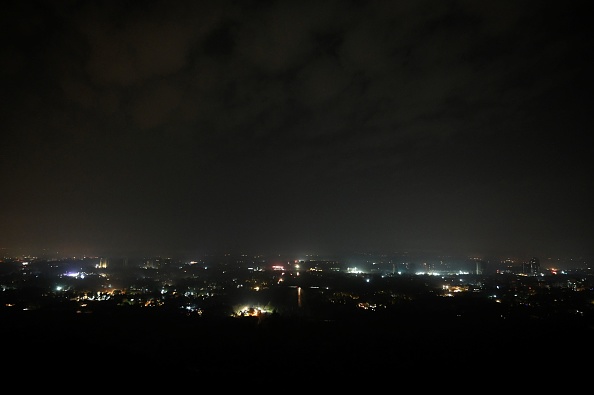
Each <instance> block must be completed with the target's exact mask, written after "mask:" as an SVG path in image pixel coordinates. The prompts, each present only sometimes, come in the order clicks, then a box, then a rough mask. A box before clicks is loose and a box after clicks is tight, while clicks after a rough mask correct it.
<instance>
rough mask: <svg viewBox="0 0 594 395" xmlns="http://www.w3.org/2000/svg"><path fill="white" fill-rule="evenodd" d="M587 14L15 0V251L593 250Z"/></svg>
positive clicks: (9, 161)
mask: <svg viewBox="0 0 594 395" xmlns="http://www.w3.org/2000/svg"><path fill="white" fill-rule="evenodd" d="M585 5H586V3H585V2H577V3H572V4H571V5H569V4H567V5H560V4H558V3H553V2H540V1H539V2H537V1H529V2H521V3H518V2H513V1H502V2H496V3H480V2H479V3H477V2H472V1H451V2H442V1H429V0H428V1H410V2H392V1H371V2H357V1H347V2H344V1H324V2H317V1H299V2H297V1H295V2H291V1H287V2H283V1H265V2H249V1H248V2H244V1H239V2H236V1H223V2H200V1H198V2H194V1H188V2H186V1H180V2H174V3H171V2H162V1H149V2H143V3H142V4H136V3H130V2H99V3H97V2H53V1H41V2H16V1H14V2H9V3H8V5H7V6H6V9H5V11H6V12H4V15H3V16H2V25H3V26H4V27H3V32H4V33H5V37H6V39H5V46H4V47H3V49H2V50H1V51H2V61H1V68H0V75H1V76H2V78H1V84H2V86H1V87H2V91H3V94H2V104H3V105H2V109H1V110H0V114H1V117H2V128H3V130H4V134H3V135H4V137H3V146H4V149H3V157H2V159H1V163H2V172H1V174H2V180H3V186H4V189H5V191H6V192H5V193H4V194H3V197H2V203H3V206H4V207H5V208H6V210H5V214H4V216H3V219H2V223H1V225H2V226H1V228H2V230H1V232H2V233H0V236H1V237H0V242H1V243H2V244H3V245H7V246H22V247H26V248H33V247H38V246H40V245H42V244H43V245H45V246H52V247H51V248H60V249H64V250H66V249H70V250H73V251H74V250H77V251H82V250H85V251H88V250H89V249H95V250H96V251H98V252H101V251H103V250H105V251H114V253H115V252H117V251H124V250H126V249H137V250H142V249H143V248H146V249H147V250H148V249H150V250H155V251H163V252H172V251H175V250H200V249H208V248H223V247H225V246H230V247H231V248H246V249H248V248H251V249H259V248H262V249H267V248H273V249H274V248H279V249H282V248H288V249H307V248H312V249H315V248H326V249H328V250H332V249H333V248H335V249H337V250H349V249H355V248H378V249H390V250H398V249H407V248H417V249H423V248H427V249H433V248H435V249H442V250H444V251H445V250H449V249H451V250H457V251H458V250H459V251H471V250H472V251H479V252H480V251H494V252H498V253H501V254H504V253H507V252H512V251H524V252H526V253H532V251H534V253H535V254H536V253H537V254H540V255H544V254H561V253H563V254H573V253H575V254H586V253H588V254H589V253H592V251H591V247H590V246H589V239H590V238H591V236H592V226H591V220H592V212H591V209H590V208H589V207H590V205H589V203H588V202H589V201H590V198H591V197H592V196H591V192H588V188H587V187H588V186H589V185H588V184H589V174H588V171H587V170H586V169H587V168H588V165H589V164H590V162H591V159H590V155H589V153H588V151H587V150H586V147H587V145H586V144H585V143H584V142H583V140H582V136H584V134H585V133H586V132H587V130H589V127H590V126H591V125H592V118H591V111H590V110H589V107H590V103H591V99H590V92H589V89H588V86H589V85H591V84H590V81H591V76H590V74H591V72H590V70H591V67H590V66H591V63H592V62H591V61H592V59H591V55H589V54H591V53H592V52H591V47H589V46H588V44H587V43H586V41H585V38H586V37H587V35H588V33H589V28H588V26H589V23H588V21H586V15H587V13H585V8H584V6H585ZM71 246H72V247H71ZM89 252H90V251H89Z"/></svg>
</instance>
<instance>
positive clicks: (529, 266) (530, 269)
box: [522, 257, 540, 276]
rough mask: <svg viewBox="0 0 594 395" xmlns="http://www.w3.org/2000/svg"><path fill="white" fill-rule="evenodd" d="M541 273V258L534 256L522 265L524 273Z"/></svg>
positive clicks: (528, 274)
mask: <svg viewBox="0 0 594 395" xmlns="http://www.w3.org/2000/svg"><path fill="white" fill-rule="evenodd" d="M539 273H540V259H538V258H536V257H534V258H532V259H530V260H529V261H528V262H524V264H523V265H522V274H525V275H527V276H537V275H538V274H539Z"/></svg>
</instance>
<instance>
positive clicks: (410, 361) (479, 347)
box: [0, 311, 594, 390]
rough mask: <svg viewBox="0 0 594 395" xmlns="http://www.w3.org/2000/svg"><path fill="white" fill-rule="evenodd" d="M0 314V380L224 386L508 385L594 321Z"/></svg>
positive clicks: (589, 352)
mask: <svg viewBox="0 0 594 395" xmlns="http://www.w3.org/2000/svg"><path fill="white" fill-rule="evenodd" d="M0 316H1V319H2V321H1V322H2V330H1V332H0V333H1V335H2V341H3V344H4V347H3V352H2V359H3V366H4V368H3V372H4V377H5V378H6V380H13V381H14V383H15V384H16V383H20V384H19V385H23V384H26V383H34V384H35V385H42V384H41V383H47V385H51V386H54V387H56V388H58V387H60V386H62V385H67V386H71V387H72V386H82V387H81V388H80V389H81V390H83V389H84V388H86V389H87V390H88V389H95V390H98V389H99V388H102V387H105V389H109V388H112V387H111V386H112V385H115V383H117V385H118V388H120V389H128V390H132V389H134V388H136V389H142V388H149V389H150V388H151V387H152V386H154V385H159V386H163V385H167V386H168V387H170V388H174V387H176V386H178V385H181V384H183V383H185V385H188V384H189V383H191V385H197V384H200V383H202V384H201V385H203V384H204V383H211V384H213V385H219V386H222V387H221V388H224V387H225V386H227V388H229V386H235V385H240V383H245V382H248V383H249V382H250V381H253V380H255V381H257V382H261V383H267V382H268V383H285V384H284V385H296V384H295V382H298V383H300V384H299V385H308V386H310V385H313V384H311V382H310V381H311V380H312V379H313V378H316V380H317V381H316V382H317V383H319V385H322V383H325V384H324V385H330V386H333V388H339V387H340V388H347V389H348V388H351V387H349V384H348V383H349V382H351V380H354V382H353V384H352V385H362V383H363V382H367V381H369V382H370V383H377V382H387V383H396V382H409V381H410V380H413V378H414V380H418V378H419V377H420V378H425V379H421V382H420V383H419V385H425V386H430V387H431V386H432V387H436V386H440V385H453V384H454V382H456V380H458V379H462V380H463V381H467V380H470V379H471V380H475V381H476V380H484V381H485V382H491V381H493V382H494V383H498V384H497V385H500V386H503V387H505V386H506V385H507V384H505V383H507V382H508V380H512V378H514V377H515V379H513V380H515V381H514V382H516V385H517V383H518V382H517V377H518V375H520V376H522V377H524V376H526V377H532V379H531V380H534V378H535V377H541V378H546V379H548V380H551V379H553V378H555V377H556V378H557V379H558V378H560V377H565V378H567V377H576V376H578V375H580V374H583V372H584V370H585V369H588V368H589V367H590V362H589V361H590V360H591V358H592V357H594V354H593V350H594V347H593V345H594V341H593V335H594V330H593V329H592V326H591V325H590V323H588V322H586V321H584V320H580V319H571V320H569V319H564V320H556V319H551V320H543V319H532V318H530V317H521V318H513V319H501V320H493V319H483V318H481V317H473V318H461V317H458V318H452V317H448V318H445V317H442V316H439V315H435V316H426V315H423V314H414V313H408V314H403V315H400V316H391V317H377V316H374V315H373V314H370V315H361V316H352V317H341V318H340V319H334V320H309V319H306V318H294V317H293V318H286V317H281V316H278V315H271V316H267V317H266V318H256V317H243V318H220V317H219V318H210V319H205V318H202V317H189V316H184V315H179V314H171V313H164V312H152V311H150V312H146V313H145V312H143V313H139V312H134V313H129V312H126V313H124V312H111V313H105V312H103V313H101V314H75V313H72V312H36V311H17V312H12V311H9V312H7V311H4V312H2V314H1V315H0ZM580 372H581V373H580ZM535 375H536V376H535ZM568 375H569V376H568ZM496 378H497V379H496ZM29 380H33V381H30V382H29ZM39 380H41V381H39ZM444 380H445V381H444ZM450 380H455V381H453V382H451V381H450ZM289 383H293V384H289ZM307 383H309V384H307ZM356 383H358V384H356ZM510 383H511V381H510ZM526 384H527V383H526ZM534 384H535V383H533V384H532V385H534ZM369 385H374V384H369ZM415 385H416V384H415ZM510 385H511V384H510ZM337 386H338V387H337ZM155 388H156V387H155ZM159 388H161V387H159ZM353 388H355V387H352V388H351V389H353ZM153 389H154V388H153Z"/></svg>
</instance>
